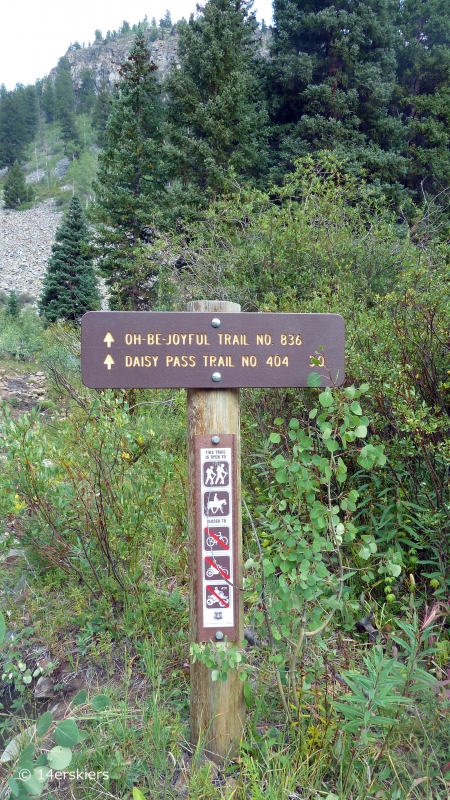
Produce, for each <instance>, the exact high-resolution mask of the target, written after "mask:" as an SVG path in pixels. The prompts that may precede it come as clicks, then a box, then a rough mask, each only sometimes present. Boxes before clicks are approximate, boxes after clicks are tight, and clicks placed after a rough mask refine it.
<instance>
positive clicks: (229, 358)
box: [225, 356, 234, 367]
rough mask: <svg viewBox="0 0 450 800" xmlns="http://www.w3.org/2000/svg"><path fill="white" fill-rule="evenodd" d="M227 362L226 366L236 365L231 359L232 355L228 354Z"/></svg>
mask: <svg viewBox="0 0 450 800" xmlns="http://www.w3.org/2000/svg"><path fill="white" fill-rule="evenodd" d="M226 359H227V363H226V364H225V366H226V367H234V364H233V362H232V360H231V356H226Z"/></svg>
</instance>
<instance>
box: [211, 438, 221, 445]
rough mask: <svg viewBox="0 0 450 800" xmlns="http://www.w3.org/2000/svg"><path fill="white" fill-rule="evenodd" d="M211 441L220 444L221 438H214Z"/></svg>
mask: <svg viewBox="0 0 450 800" xmlns="http://www.w3.org/2000/svg"><path fill="white" fill-rule="evenodd" d="M211 441H212V443H213V444H219V442H220V436H213V437H212V439H211Z"/></svg>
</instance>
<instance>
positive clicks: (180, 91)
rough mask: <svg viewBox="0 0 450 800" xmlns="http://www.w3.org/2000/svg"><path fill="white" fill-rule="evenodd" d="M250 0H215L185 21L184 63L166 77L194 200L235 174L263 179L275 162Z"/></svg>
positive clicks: (176, 161) (180, 175)
mask: <svg viewBox="0 0 450 800" xmlns="http://www.w3.org/2000/svg"><path fill="white" fill-rule="evenodd" d="M249 5H250V4H249V3H248V2H246V0H237V2H236V0H208V2H207V3H206V5H205V6H204V7H203V8H202V13H201V14H200V15H199V16H198V17H197V18H194V16H193V15H191V17H190V19H189V22H188V23H184V24H180V25H179V27H178V30H179V50H178V53H179V66H176V67H173V69H172V71H171V73H170V75H169V76H168V78H167V81H166V91H167V94H168V103H167V120H168V124H167V134H166V138H167V139H168V141H169V148H168V149H169V153H170V158H171V163H172V174H173V177H174V179H177V180H181V183H182V198H184V200H188V201H190V203H191V208H193V207H194V206H198V204H200V205H203V204H204V202H205V200H206V194H207V193H217V192H221V191H223V190H224V189H225V188H226V186H227V185H228V184H229V180H230V179H232V178H233V176H234V175H237V176H238V177H241V178H246V179H250V180H256V179H258V177H259V176H260V175H264V173H265V171H266V169H267V163H268V148H267V114H266V109H265V106H264V102H263V99H262V98H261V97H260V92H259V86H258V83H257V79H256V76H255V60H254V54H255V38H254V36H253V22H254V18H253V17H252V16H251V15H250V14H249ZM199 8H200V7H199ZM175 186H176V184H175ZM182 198H181V197H180V200H181V199H182Z"/></svg>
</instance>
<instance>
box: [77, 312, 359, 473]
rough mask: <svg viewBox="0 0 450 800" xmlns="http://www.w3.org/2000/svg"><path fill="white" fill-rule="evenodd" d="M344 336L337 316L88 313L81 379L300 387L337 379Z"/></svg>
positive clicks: (102, 384)
mask: <svg viewBox="0 0 450 800" xmlns="http://www.w3.org/2000/svg"><path fill="white" fill-rule="evenodd" d="M344 339H345V327H344V320H343V318H342V317H341V316H340V315H339V314H270V313H267V314H265V313H262V314H259V313H255V314H251V313H241V312H238V313H234V312H228V313H217V314H213V313H207V312H174V311H167V312H166V311H160V312H159V311H158V312H154V311H90V312H88V313H87V314H85V315H84V317H83V319H82V321H81V356H82V357H81V363H82V377H83V383H84V384H85V385H86V386H90V387H92V388H93V389H128V388H134V389H146V388H172V389H175V388H186V389H189V388H192V389H194V388H195V389H214V388H217V389H230V388H241V387H242V388H244V387H255V388H256V387H271V386H273V387H277V386H286V387H289V386H292V387H300V386H307V385H308V384H307V381H308V375H309V374H310V372H312V371H314V372H318V373H319V374H320V375H321V378H322V386H330V385H332V384H333V383H335V384H337V385H340V384H341V383H342V382H343V381H344V378H345V359H344ZM317 359H318V361H319V364H317V363H314V360H316V361H317ZM224 485H225V484H224V483H223V484H222V483H220V482H219V483H218V486H224Z"/></svg>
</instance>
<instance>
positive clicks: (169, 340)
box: [166, 333, 172, 346]
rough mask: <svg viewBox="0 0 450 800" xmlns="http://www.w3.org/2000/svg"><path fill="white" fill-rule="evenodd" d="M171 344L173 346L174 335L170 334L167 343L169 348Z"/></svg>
mask: <svg viewBox="0 0 450 800" xmlns="http://www.w3.org/2000/svg"><path fill="white" fill-rule="evenodd" d="M170 344H172V334H171V333H169V338H168V340H167V342H166V345H167V346H169V345H170Z"/></svg>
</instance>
